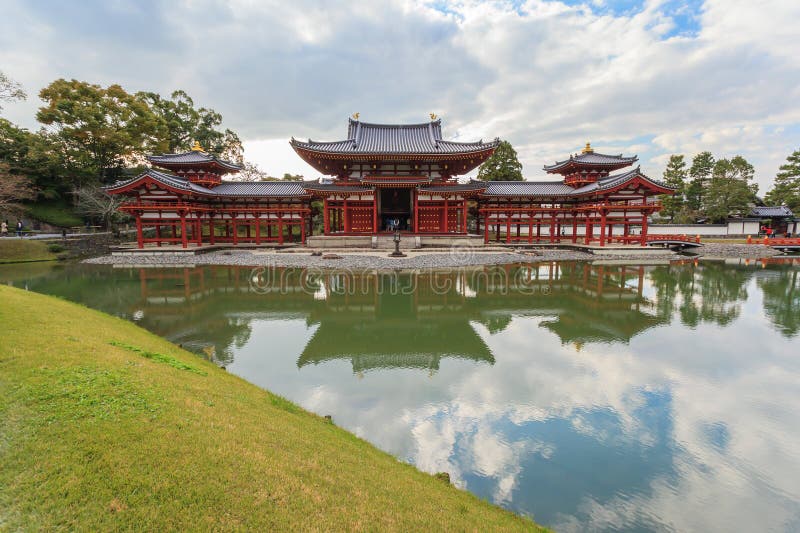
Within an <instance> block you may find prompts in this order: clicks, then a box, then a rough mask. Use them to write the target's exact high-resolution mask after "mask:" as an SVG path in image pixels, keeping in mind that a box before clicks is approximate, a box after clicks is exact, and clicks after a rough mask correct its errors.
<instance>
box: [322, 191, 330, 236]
mask: <svg viewBox="0 0 800 533" xmlns="http://www.w3.org/2000/svg"><path fill="white" fill-rule="evenodd" d="M322 221H323V222H322V224H323V233H325V235H327V234H329V233H330V232H331V216H330V213H328V199H327V198H325V199H323V200H322Z"/></svg>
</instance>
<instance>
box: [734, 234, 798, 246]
mask: <svg viewBox="0 0 800 533" xmlns="http://www.w3.org/2000/svg"><path fill="white" fill-rule="evenodd" d="M747 244H765V245H767V246H800V238H792V239H786V238H772V239H770V238H769V237H763V238H759V239H754V238H753V236H752V235H748V236H747Z"/></svg>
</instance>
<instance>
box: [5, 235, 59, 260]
mask: <svg viewBox="0 0 800 533" xmlns="http://www.w3.org/2000/svg"><path fill="white" fill-rule="evenodd" d="M49 246H50V245H49V244H47V243H45V242H42V241H31V240H28V239H20V238H19V237H4V238H0V264H2V263H27V262H31V261H53V260H55V259H56V254H55V253H53V252H51V251H50V248H49Z"/></svg>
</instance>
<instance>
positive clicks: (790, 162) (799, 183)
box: [764, 150, 800, 213]
mask: <svg viewBox="0 0 800 533" xmlns="http://www.w3.org/2000/svg"><path fill="white" fill-rule="evenodd" d="M764 201H765V202H766V203H767V204H769V205H786V206H787V207H788V208H789V209H791V210H792V211H794V212H795V213H797V212H798V211H800V150H795V151H794V152H793V153H792V155H790V156H789V157H787V158H786V164H784V165H781V168H780V170H779V171H778V174H777V175H776V176H775V185H773V187H772V189H771V190H770V191H769V192H768V193H767V194H766V195H765V196H764Z"/></svg>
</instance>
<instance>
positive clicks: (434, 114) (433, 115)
mask: <svg viewBox="0 0 800 533" xmlns="http://www.w3.org/2000/svg"><path fill="white" fill-rule="evenodd" d="M437 118H439V117H438V116H437V115H436V113H431V121H434V120H436V119H437Z"/></svg>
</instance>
